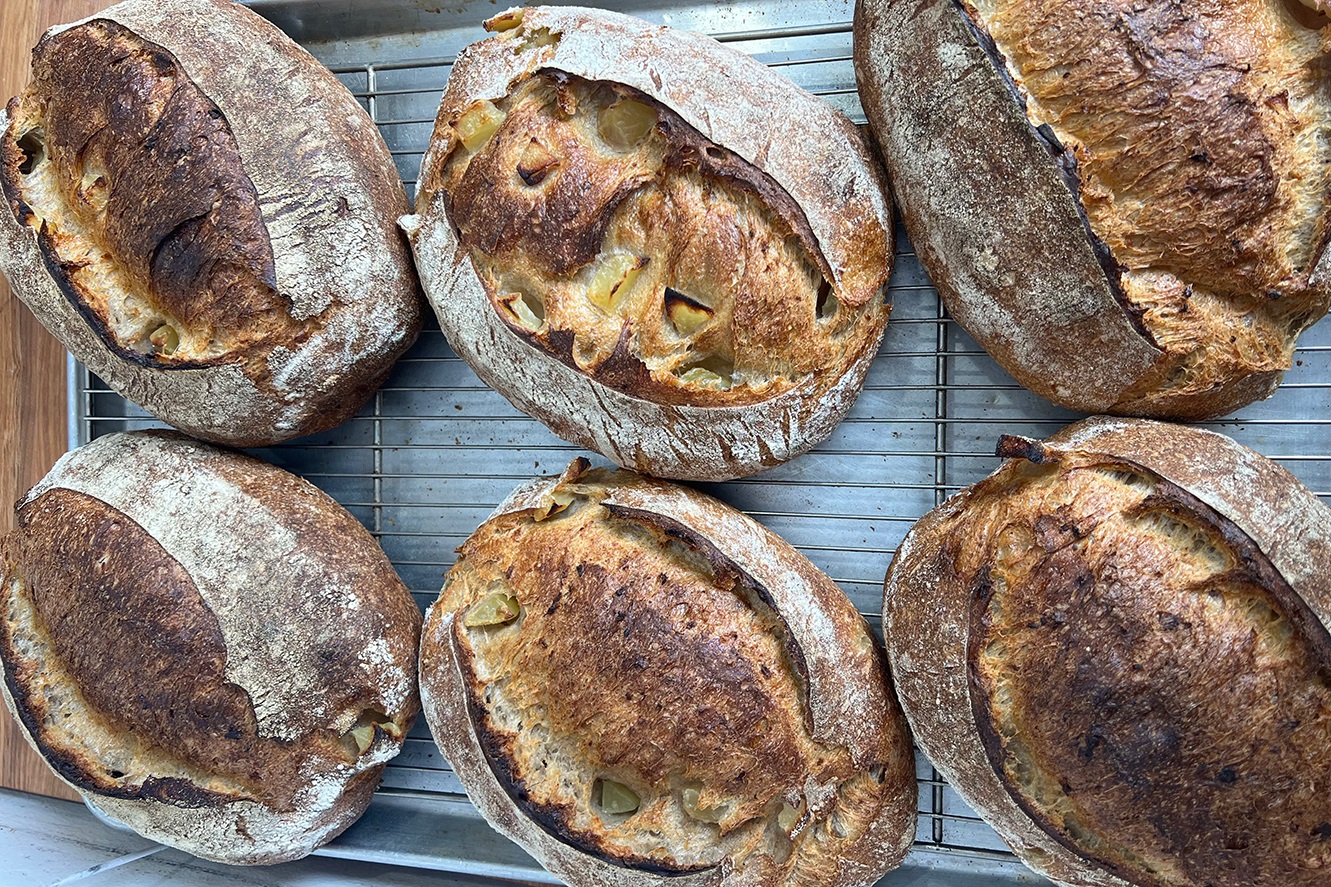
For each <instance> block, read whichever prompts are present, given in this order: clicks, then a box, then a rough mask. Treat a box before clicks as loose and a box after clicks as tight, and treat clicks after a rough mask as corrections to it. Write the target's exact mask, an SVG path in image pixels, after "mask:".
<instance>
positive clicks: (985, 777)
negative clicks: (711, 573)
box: [883, 418, 1331, 887]
mask: <svg viewBox="0 0 1331 887" xmlns="http://www.w3.org/2000/svg"><path fill="white" fill-rule="evenodd" d="M1000 454H1001V455H1005V456H1008V457H1009V461H1008V462H1006V463H1005V464H1004V465H1003V466H1002V467H1001V468H1000V469H999V470H998V471H997V472H995V473H994V474H993V475H992V476H991V477H989V478H988V479H987V480H985V481H983V482H981V483H979V484H976V485H975V486H972V487H970V488H969V489H967V490H965V491H963V492H961V493H960V494H958V495H957V496H955V497H953V498H952V499H950V500H949V501H948V502H946V503H945V504H944V505H943V506H941V507H940V508H938V509H937V510H935V511H934V512H932V513H930V514H929V515H927V516H925V518H924V519H923V520H921V521H920V522H919V523H918V524H917V525H916V526H915V527H914V528H913V529H912V530H911V532H910V534H909V535H908V536H907V537H906V540H905V541H904V542H903V543H902V545H901V547H900V550H899V551H898V553H897V556H896V558H895V560H894V561H893V563H892V566H891V568H890V569H889V571H888V575H887V583H886V592H885V600H884V604H883V609H884V630H885V633H886V636H887V643H888V653H889V657H890V660H891V665H892V670H893V676H894V679H895V681H896V686H897V690H898V694H899V698H900V700H901V704H902V706H903V708H904V709H905V712H906V716H907V717H908V718H909V720H910V723H911V727H912V728H913V731H914V735H915V738H916V741H917V742H918V743H919V745H920V748H921V750H922V751H923V752H924V753H925V754H926V755H928V757H929V758H930V760H931V761H933V762H934V764H935V765H936V766H937V768H938V770H939V772H940V773H942V774H943V775H944V776H945V777H946V778H947V780H948V781H949V782H950V783H951V784H952V785H953V786H954V787H955V788H956V790H957V791H958V792H959V793H960V794H961V796H962V797H963V798H965V799H966V801H967V803H969V804H970V805H971V806H972V807H973V808H974V809H975V810H976V811H978V812H979V813H980V815H981V816H983V817H984V818H985V820H987V821H988V822H989V823H990V824H991V825H993V827H994V828H995V829H996V830H997V831H998V833H999V834H1000V835H1001V836H1002V837H1003V839H1004V840H1006V841H1007V842H1008V843H1009V844H1010V845H1011V846H1012V848H1013V849H1014V850H1015V851H1016V852H1017V854H1018V855H1019V856H1020V857H1021V858H1022V859H1023V860H1024V861H1025V862H1026V863H1027V864H1029V865H1030V866H1031V867H1033V868H1035V869H1037V870H1038V871H1040V872H1042V873H1043V874H1045V875H1048V876H1049V877H1051V878H1053V879H1055V880H1057V881H1059V882H1060V883H1064V884H1077V885H1097V887H1098V885H1106V887H1107V885H1114V887H1122V885H1127V884H1131V885H1139V887H1148V885H1149V887H1164V885H1169V887H1190V885H1191V887H1203V885H1212V887H1241V885H1242V887H1252V885H1270V887H1277V885H1278V887H1298V885H1308V887H1311V885H1315V884H1318V885H1320V884H1326V882H1327V872H1328V870H1331V868H1329V867H1331V764H1328V761H1331V729H1329V727H1328V725H1331V635H1329V634H1328V630H1327V629H1328V625H1331V509H1328V508H1327V507H1326V506H1325V505H1323V504H1321V503H1320V502H1319V501H1318V500H1317V498H1316V497H1315V496H1314V495H1313V494H1312V493H1310V492H1309V491H1308V490H1307V489H1305V488H1304V487H1303V486H1302V485H1301V484H1299V482H1298V481H1296V480H1295V479H1294V478H1293V477H1292V476H1291V475H1290V474H1288V473H1287V472H1286V471H1285V470H1284V469H1282V468H1280V467H1278V466H1277V465H1275V464H1274V463H1272V462H1270V461H1269V460H1267V459H1265V458H1264V457H1262V456H1260V455H1258V454H1257V453H1254V452H1253V451H1251V450H1248V449H1245V448H1244V447H1241V446H1239V445H1238V444H1236V443H1234V442H1233V441H1231V440H1229V439H1228V438H1225V437H1222V436H1220V435H1217V434H1212V433H1210V432H1205V431H1199V430H1195V429H1189V428H1184V427H1181V426H1174V425H1166V424H1161V423H1155V422H1148V421H1145V420H1112V419H1105V418H1096V419H1091V420H1087V421H1085V422H1082V423H1079V424H1077V425H1074V426H1071V427H1070V428H1068V429H1066V430H1064V431H1063V432H1061V433H1059V434H1057V435H1055V436H1054V437H1053V438H1051V439H1050V440H1049V441H1047V442H1045V443H1040V442H1038V441H1031V440H1026V439H1023V438H1005V439H1004V440H1003V443H1002V445H1001V446H1000Z"/></svg>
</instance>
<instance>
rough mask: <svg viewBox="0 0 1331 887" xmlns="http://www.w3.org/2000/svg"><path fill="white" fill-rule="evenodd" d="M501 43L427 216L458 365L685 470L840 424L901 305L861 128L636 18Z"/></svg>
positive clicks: (436, 145)
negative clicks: (887, 294) (891, 291)
mask: <svg viewBox="0 0 1331 887" xmlns="http://www.w3.org/2000/svg"><path fill="white" fill-rule="evenodd" d="M486 27H487V28H488V29H490V30H491V31H495V32H497V33H496V34H495V36H493V37H491V38H489V39H487V40H484V41H481V42H479V43H476V44H473V45H472V46H469V47H467V49H465V50H464V51H463V52H462V53H461V54H460V55H459V57H458V60H457V62H456V64H455V65H454V67H453V70H452V73H451V74H450V76H449V81H448V85H447V88H446V90H445V92H444V96H443V100H442V102H441V104H440V108H439V113H438V116H437V117H436V120H435V129H434V134H433V137H432V138H431V141H430V147H429V149H428V151H427V153H426V155H425V157H424V159H423V161H422V165H421V174H420V191H419V194H418V196H417V201H416V215H413V216H408V217H406V218H404V219H403V220H402V225H403V227H404V228H405V230H406V231H407V232H408V235H409V236H410V239H411V242H412V248H413V251H414V254H415V256H416V262H417V267H418V268H419V269H420V272H421V279H422V283H423V285H424V287H425V291H426V294H427V296H428V297H429V299H430V301H431V302H432V303H433V305H434V307H435V311H436V312H437V313H438V315H439V319H440V324H441V326H442V327H443V330H444V332H445V333H446V334H447V336H448V339H449V342H450V344H451V345H452V346H453V348H454V350H456V351H457V352H458V354H460V355H461V356H462V357H463V358H464V359H465V360H466V361H467V362H468V363H469V364H471V366H472V367H473V369H475V370H476V372H477V374H478V375H480V376H481V378H482V379H484V380H485V381H486V382H487V383H488V384H490V385H491V386H492V387H494V388H495V389H497V390H498V391H499V392H500V393H501V394H503V395H504V396H506V397H507V398H508V399H509V400H511V401H512V402H513V403H514V404H516V405H517V406H518V407H520V408H521V409H523V410H525V411H527V412H528V413H530V414H531V415H533V416H535V417H536V418H538V419H540V420H541V421H542V422H544V423H545V424H547V425H548V426H550V428H551V429H552V430H554V431H555V433H557V434H559V435H560V436H562V437H564V438H566V439H568V440H571V441H574V442H576V443H578V444H580V445H583V446H586V447H588V448H590V449H594V450H596V451H598V452H600V453H603V454H604V455H606V456H607V457H609V458H611V459H613V460H615V461H616V462H618V463H619V464H621V465H624V466H626V467H630V468H635V469H638V470H641V471H646V472H650V473H653V474H657V475H660V476H668V477H677V478H688V479H708V480H721V479H726V478H733V477H737V476H741V475H746V474H751V473H753V472H755V471H759V470H761V469H763V468H767V467H771V466H773V465H776V464H779V463H781V462H783V461H785V460H787V459H790V458H792V457H794V456H796V455H798V454H799V453H801V452H804V451H805V450H807V449H808V448H810V447H812V446H813V445H814V444H816V443H817V442H819V441H820V440H822V439H823V438H825V437H826V436H827V435H828V434H830V433H831V430H832V428H833V427H834V426H835V425H836V423H837V422H838V421H839V420H840V419H841V417H842V416H844V415H845V413H846V411H847V410H849V409H850V406H851V404H852V403H853V402H854V400H855V397H856V395H857V394H858V392H859V390H860V388H861V386H862V385H863V382H864V376H865V373H866V372H867V371H868V367H869V364H870V363H871V362H872V360H873V357H874V355H875V353H876V351H877V347H878V344H879V342H880V340H881V338H882V335H883V331H884V329H885V325H886V323H887V318H888V313H889V307H888V305H887V304H886V303H885V301H884V290H885V285H886V283H887V279H888V276H889V273H890V270H891V261H892V222H891V214H890V204H889V202H888V200H887V197H886V196H885V190H884V182H883V179H882V174H881V171H880V170H879V168H878V165H877V162H876V161H875V160H874V159H873V157H872V155H871V153H870V152H869V151H868V149H867V148H866V146H865V144H864V142H863V140H862V138H861V137H860V135H859V133H858V132H857V131H856V129H855V127H854V126H853V125H852V124H851V123H850V121H849V120H848V119H846V117H845V116H844V115H842V114H840V113H839V112H837V111H835V110H833V109H832V108H830V107H829V106H827V105H826V104H825V103H823V102H822V101H821V100H819V99H817V98H815V97H813V96H811V95H809V94H808V93H806V92H804V91H802V90H800V89H799V88H797V87H795V86H794V85H793V84H791V83H790V82H789V81H787V80H785V79H784V78H782V77H781V76H779V75H777V74H775V73H774V72H772V71H771V70H770V69H768V68H767V67H766V66H765V65H762V64H761V63H759V62H757V61H754V60H753V59H750V58H748V57H747V56H744V55H741V54H740V53H737V52H735V51H733V50H731V49H727V48H726V47H724V46H722V45H721V44H719V43H717V42H715V41H713V40H711V39H709V38H706V37H703V36H701V35H697V34H690V33H686V32H682V31H675V30H672V29H670V28H663V27H658V26H654V25H651V24H648V23H647V22H643V21H640V20H638V19H633V18H629V17H627V16H623V15H619V14H617V13H611V12H604V11H600V10H591V9H581V8H577V7H559V8H556V7H534V8H528V9H518V10H510V11H509V12H506V13H504V14H502V15H499V16H496V17H495V18H493V19H491V20H490V21H489V22H487V23H486ZM774 108H779V109H780V112H779V113H773V109H774Z"/></svg>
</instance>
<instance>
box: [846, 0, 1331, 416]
mask: <svg viewBox="0 0 1331 887" xmlns="http://www.w3.org/2000/svg"><path fill="white" fill-rule="evenodd" d="M1321 5H1322V4H1320V3H1318V2H1316V0H1308V2H1307V5H1306V6H1304V5H1300V4H1299V3H1297V2H1285V0H1220V2H1210V3H1206V4H1204V5H1198V4H1195V3H1193V4H1190V3H1179V2H1175V0H1147V2H1127V0H1077V2H1072V3H1047V2H1036V0H964V2H963V0H925V2H922V3H912V2H905V0H859V2H858V4H857V7H856V13H855V69H856V74H857V77H858V80H859V86H860V94H861V98H862V99H863V103H864V109H865V113H866V114H867V115H868V117H869V121H870V123H871V124H872V126H873V129H874V132H875V134H876V135H877V137H878V142H879V144H880V146H881V147H882V150H883V156H884V158H885V161H886V164H887V167H888V171H889V173H890V177H891V181H892V185H893V189H894V191H895V194H896V198H897V200H898V202H899V204H900V206H901V213H902V217H903V219H904V221H905V226H906V230H907V232H909V234H910V238H911V242H912V244H914V246H915V249H916V252H917V254H918V255H919V256H920V259H921V261H922V263H923V264H924V266H925V267H926V269H927V270H928V271H929V275H930V277H932V278H933V281H934V283H935V284H937V286H938V290H939V292H940V293H941V294H942V297H943V300H944V302H945V303H946V305H947V307H948V309H949V311H950V312H951V314H952V315H953V316H954V317H955V318H956V319H957V321H958V322H959V323H960V324H961V325H962V326H963V327H964V328H965V329H966V330H967V331H968V332H969V333H970V334H971V335H972V336H974V337H975V339H976V340H977V341H978V342H979V343H980V344H981V345H982V346H983V347H984V348H985V349H986V350H988V351H989V353H990V354H992V355H993V356H994V358H995V359H996V360H997V361H998V362H999V363H1000V364H1001V365H1002V366H1003V367H1004V369H1006V370H1007V371H1008V372H1010V373H1011V374H1012V375H1013V376H1015V377H1016V379H1017V381H1019V382H1021V383H1022V384H1023V385H1025V386H1026V387H1028V388H1030V389H1031V390H1032V391H1034V392H1036V393H1037V394H1039V395H1041V396H1043V397H1047V398H1049V399H1050V400H1053V401H1054V402H1056V403H1058V404H1061V405H1063V406H1068V407H1072V408H1074V409H1078V410H1083V411H1086V412H1108V413H1114V414H1119V415H1132V416H1154V417H1160V418H1174V419H1184V420H1196V419H1202V418H1207V417H1213V416H1218V415H1221V414H1224V413H1228V412H1231V411H1232V410H1234V409H1237V408H1238V407H1241V406H1243V405H1245V404H1248V403H1251V402H1253V401H1255V400H1258V399H1260V398H1263V397H1266V396H1268V395H1270V394H1271V393H1272V392H1273V391H1274V390H1275V387H1276V385H1277V384H1278V383H1279V380H1280V376H1281V374H1282V373H1283V371H1284V370H1286V369H1288V367H1289V366H1290V362H1291V357H1292V353H1293V348H1294V343H1295V339H1296V338H1297V337H1298V335H1299V334H1300V333H1301V332H1302V331H1303V330H1305V329H1306V328H1308V327H1309V326H1310V325H1312V324H1313V323H1314V322H1316V321H1317V320H1318V318H1320V317H1322V316H1323V315H1325V314H1326V311H1327V305H1328V302H1329V301H1331V258H1328V254H1327V250H1326V243H1327V238H1328V234H1331V228H1329V227H1328V218H1329V210H1331V201H1329V200H1328V193H1329V192H1331V141H1328V140H1327V138H1326V137H1325V133H1326V131H1327V129H1328V127H1331V78H1328V76H1327V71H1328V65H1329V64H1331V37H1328V36H1327V35H1328V34H1331V31H1328V30H1327V28H1328V26H1331V19H1328V18H1327V17H1326V16H1325V15H1324V14H1318V13H1316V12H1314V11H1313V8H1316V7H1319V6H1321ZM1322 12H1323V13H1324V12H1325V10H1324V9H1323V10H1322Z"/></svg>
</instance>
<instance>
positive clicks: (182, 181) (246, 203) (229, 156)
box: [4, 19, 300, 369]
mask: <svg viewBox="0 0 1331 887" xmlns="http://www.w3.org/2000/svg"><path fill="white" fill-rule="evenodd" d="M33 78H34V80H33V85H32V87H30V89H29V91H28V93H27V94H26V95H25V96H24V98H23V99H22V103H21V105H20V106H15V107H16V109H17V110H18V111H20V112H21V114H22V115H24V117H25V119H34V118H35V119H37V120H38V121H40V123H41V125H42V127H43V130H44V132H45V139H46V150H47V154H48V159H47V162H48V163H50V164H52V167H53V168H52V170H51V172H50V174H51V175H53V176H55V177H56V179H57V180H58V181H59V185H60V190H61V191H62V194H63V197H62V198H61V199H62V200H64V201H65V202H66V203H67V204H68V206H69V212H70V213H71V214H73V215H76V216H78V217H80V219H81V224H82V225H83V226H84V227H86V228H87V229H88V231H89V232H90V233H89V234H87V235H84V234H78V235H75V234H73V233H69V232H64V231H61V230H58V229H53V228H51V227H50V226H49V225H48V224H47V223H46V222H45V221H44V222H43V226H42V227H43V232H42V233H43V236H42V238H40V246H41V252H42V255H43V260H44V262H45V264H46V266H47V269H48V272H49V273H50V275H51V277H52V278H54V279H55V280H56V282H57V284H58V285H59V287H60V289H61V291H62V292H63V293H64V295H65V297H66V298H67V299H69V301H70V302H71V303H72V304H73V305H74V306H75V307H76V308H77V309H78V311H79V314H80V315H81V316H82V317H84V318H85V320H87V321H88V323H89V324H90V326H91V328H92V330H93V331H94V332H95V333H96V334H97V336H98V337H99V338H100V339H101V340H102V342H103V343H104V344H105V345H106V347H107V348H108V350H110V351H111V352H112V353H114V354H115V355H117V356H118V357H120V358H122V359H124V360H127V361H130V362H131V363H134V364H137V365H139V366H144V367H151V368H154V369H173V368H181V367H192V368H198V367H206V366H215V365H218V364H220V363H225V362H227V361H225V360H224V359H220V358H219V357H218V356H214V357H211V358H207V359H190V358H186V357H184V356H181V357H172V356H169V355H158V354H154V353H143V352H141V351H139V350H136V347H135V346H136V345H137V344H138V343H135V342H120V341H118V340H117V339H116V337H115V334H114V333H113V331H112V330H111V329H110V328H109V325H108V324H109V316H108V315H107V309H106V307H105V304H104V300H105V295H104V294H102V293H98V292H92V291H84V288H83V285H82V284H81V283H80V282H79V281H78V278H77V272H78V270H79V266H78V265H76V264H73V263H71V262H67V261H66V260H65V259H63V258H62V256H61V248H62V244H63V243H64V242H65V241H66V240H67V239H70V238H74V237H80V238H81V237H85V236H86V237H90V238H91V239H92V240H93V241H95V242H96V243H97V245H98V246H99V247H101V248H102V249H103V250H105V252H106V253H107V254H108V255H109V256H111V257H112V260H113V261H114V263H115V264H116V265H117V266H118V267H119V268H120V269H121V271H122V272H123V274H124V275H125V279H126V282H125V285H126V286H127V287H128V288H131V289H133V290H135V291H136V292H137V293H138V294H139V295H140V296H141V297H144V298H146V300H147V301H149V302H150V303H151V304H153V305H155V306H156V307H157V308H158V309H159V310H161V311H163V312H165V313H166V314H168V315H170V316H171V317H172V318H174V321H173V322H176V323H178V324H179V325H181V326H182V327H183V328H184V330H185V331H192V332H195V333H196V334H198V335H199V336H200V337H204V336H206V337H207V338H208V339H211V340H213V341H214V342H222V343H223V346H222V347H227V346H229V345H231V346H234V345H238V344H240V342H241V341H248V340H251V339H262V338H263V337H265V336H271V335H273V334H275V333H286V334H289V335H291V334H294V335H299V333H300V331H299V330H296V329H294V328H293V327H296V326H300V324H297V323H296V322H295V321H293V320H292V319H291V318H290V316H289V313H288V312H289V308H290V304H289V300H288V299H287V298H286V297H285V296H284V295H283V294H281V293H279V292H278V290H277V286H276V270H275V263H274V259H273V252H272V245H271V243H270V242H269V237H268V231H267V228H266V227H265V225H264V223H263V219H262V216H261V213H260V210H259V197H258V193H257V191H256V189H255V186H254V184H253V182H252V181H251V180H250V179H249V177H248V175H247V173H246V172H245V170H244V167H243V164H242V161H241V158H240V154H239V151H238V148H237V146H236V141H235V136H234V134H233V133H232V131H231V127H230V124H229V122H228V121H227V120H226V118H225V115H224V114H223V113H222V111H221V110H220V109H219V108H218V107H217V106H216V105H215V104H214V103H213V102H212V101H211V100H210V99H208V97H207V96H205V95H204V94H203V92H202V91H201V90H200V89H199V88H198V87H197V86H195V84H194V83H193V82H192V81H191V80H190V79H189V77H188V76H187V75H186V74H185V73H184V71H183V70H182V68H181V66H180V64H179V62H178V61H177V60H176V58H175V57H174V56H173V55H172V54H171V53H170V52H169V51H168V50H166V49H165V48H163V47H161V46H158V45H156V44H154V43H152V42H150V41H148V40H145V39H143V38H142V37H140V36H139V35H137V34H135V33H134V32H132V31H130V30H129V29H127V28H125V27H123V26H121V25H119V24H118V23H115V22H112V21H109V20H106V19H94V20H91V21H89V22H85V23H83V24H81V25H79V26H77V27H74V28H71V29H68V30H66V31H63V32H60V33H59V34H55V35H48V36H47V37H45V38H43V40H42V42H41V43H39V44H38V46H37V48H36V49H35V50H34V52H33ZM12 132H13V127H12V126H11V133H12ZM8 136H9V134H6V140H5V145H4V148H5V151H6V156H7V160H12V159H13V150H14V146H13V143H12V140H11V139H10V138H9V137H8ZM10 166H11V164H10V163H9V162H7V163H6V175H5V176H4V178H6V179H8V178H9V177H10V175H9V174H10V173H12V169H10ZM94 175H95V176H97V179H96V181H97V182H103V183H104V184H103V185H102V187H103V188H104V189H105V191H104V192H103V193H104V194H105V197H104V200H103V202H102V203H101V204H99V208H93V207H92V206H91V205H89V204H87V203H85V202H84V199H83V197H82V196H71V194H73V193H74V192H78V193H79V194H80V195H81V194H82V187H83V186H82V185H81V184H80V182H87V181H88V180H89V179H88V177H90V176H94ZM17 185H18V183H17V182H9V181H6V182H5V186H6V189H7V191H13V190H17ZM11 208H16V207H14V205H13V200H12V199H11ZM20 218H21V216H20ZM94 318H96V319H94Z"/></svg>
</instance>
